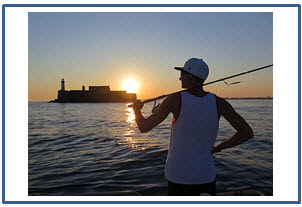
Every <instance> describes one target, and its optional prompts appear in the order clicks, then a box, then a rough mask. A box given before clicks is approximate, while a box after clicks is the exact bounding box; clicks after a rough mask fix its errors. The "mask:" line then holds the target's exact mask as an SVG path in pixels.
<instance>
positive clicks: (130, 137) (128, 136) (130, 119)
mask: <svg viewBox="0 0 302 207" xmlns="http://www.w3.org/2000/svg"><path fill="white" fill-rule="evenodd" d="M125 111H126V115H127V117H126V121H127V123H128V124H129V127H128V128H127V130H126V132H125V133H124V138H125V140H124V141H126V143H128V144H130V145H131V148H132V149H136V150H141V151H144V150H146V148H145V147H140V146H139V143H138V141H137V140H135V139H134V135H135V132H134V128H135V127H136V123H135V114H134V111H133V109H132V108H128V107H127V108H126V110H125Z"/></svg>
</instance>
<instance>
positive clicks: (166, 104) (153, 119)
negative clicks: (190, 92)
mask: <svg viewBox="0 0 302 207" xmlns="http://www.w3.org/2000/svg"><path fill="white" fill-rule="evenodd" d="M175 99H176V100H177V96H176V95H172V96H168V97H167V98H166V99H165V100H164V101H163V102H162V104H161V105H160V107H159V108H158V109H157V110H156V111H155V112H154V113H153V114H152V115H151V116H149V117H148V118H147V119H146V118H145V117H144V116H143V115H142V113H141V109H142V107H143V103H142V102H141V101H140V100H137V101H135V102H134V103H133V110H134V113H135V120H136V123H137V126H138V128H139V130H140V131H141V132H142V133H144V132H148V131H150V130H151V129H153V128H154V127H156V126H157V125H158V124H160V123H161V122H163V121H164V120H165V119H166V118H167V116H168V115H169V114H170V113H171V112H172V111H173V107H174V104H173V103H175Z"/></svg>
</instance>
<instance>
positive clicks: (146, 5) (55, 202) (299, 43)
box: [2, 4, 301, 204]
mask: <svg viewBox="0 0 302 207" xmlns="http://www.w3.org/2000/svg"><path fill="white" fill-rule="evenodd" d="M6 7H297V8H298V58H299V59H298V127H299V129H298V201H5V8H6ZM2 203H3V204H301V5H300V4H3V5H2Z"/></svg>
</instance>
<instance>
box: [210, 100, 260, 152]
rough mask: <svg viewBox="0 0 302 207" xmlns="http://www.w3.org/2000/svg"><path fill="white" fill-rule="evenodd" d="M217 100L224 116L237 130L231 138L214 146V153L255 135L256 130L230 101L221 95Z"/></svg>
mask: <svg viewBox="0 0 302 207" xmlns="http://www.w3.org/2000/svg"><path fill="white" fill-rule="evenodd" d="M217 102H218V106H219V108H220V110H221V114H222V116H223V117H224V118H225V119H226V120H227V121H228V122H229V123H230V124H231V125H232V127H234V129H236V130H237V132H236V133H235V134H234V135H233V136H231V137H230V138H229V139H227V140H225V141H224V142H222V143H220V144H219V145H217V146H216V147H214V148H213V150H212V153H216V152H220V151H222V150H223V149H227V148H230V147H234V146H237V145H240V144H242V143H244V142H246V141H247V140H249V139H251V138H253V137H254V132H253V130H252V128H251V127H250V125H249V124H248V123H247V122H246V121H245V119H244V118H242V116H240V115H239V114H238V113H237V112H236V111H235V110H234V108H233V107H232V106H231V104H230V103H229V102H227V101H226V100H225V99H223V98H219V97H218V99H217Z"/></svg>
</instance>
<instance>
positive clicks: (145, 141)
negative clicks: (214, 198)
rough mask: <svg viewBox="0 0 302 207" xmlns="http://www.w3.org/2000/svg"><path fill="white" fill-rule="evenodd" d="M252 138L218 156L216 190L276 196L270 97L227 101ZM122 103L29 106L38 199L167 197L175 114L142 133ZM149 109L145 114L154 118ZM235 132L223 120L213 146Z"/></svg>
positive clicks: (33, 188)
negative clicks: (115, 194)
mask: <svg viewBox="0 0 302 207" xmlns="http://www.w3.org/2000/svg"><path fill="white" fill-rule="evenodd" d="M228 101H229V102H230V103H231V104H232V105H233V107H234V108H235V110H236V111H237V112H238V113H239V114H241V115H242V116H243V117H244V118H245V119H246V121H247V122H248V123H249V124H250V126H251V127H252V128H253V130H254V139H251V140H249V141H247V142H245V143H244V144H242V145H239V146H236V147H233V148H230V149H226V150H224V151H223V152H221V153H217V154H215V155H216V159H215V165H216V174H217V175H216V176H217V177H216V184H217V192H225V191H227V188H229V187H240V186H250V187H251V189H253V190H257V191H260V192H261V193H263V194H265V195H267V196H271V195H273V100H272V99H255V100H254V99H253V100H250V99H238V100H237V99H236V100H228ZM127 105H128V104H127V103H46V102H29V108H28V112H29V113H28V119H29V120H28V184H29V189H30V193H29V194H32V192H34V193H35V194H38V195H64V194H65V195H66V194H68V195H80V194H85V193H100V192H109V191H122V190H135V191H137V192H138V193H139V194H141V195H143V196H165V195H167V180H166V179H165V176H164V165H165V161H166V157H167V152H168V145H169V136H170V127H171V122H172V115H169V116H168V117H167V119H166V120H165V121H164V122H163V123H161V124H160V125H158V126H157V127H156V128H154V129H153V130H151V131H150V132H147V133H140V132H139V130H138V128H137V126H136V123H135V116H134V113H133V110H132V109H131V108H128V107H127ZM152 106H153V104H151V103H150V104H146V105H145V106H144V108H143V110H142V111H143V115H144V116H146V117H147V116H149V115H150V114H151V109H152ZM234 133H235V130H234V129H233V128H232V127H231V125H230V124H229V123H228V122H227V121H226V120H225V119H224V118H223V117H222V118H221V119H220V124H219V133H218V137H217V141H216V144H218V143H220V142H222V141H224V140H225V139H227V138H229V137H230V136H231V135H233V134H234Z"/></svg>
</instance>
